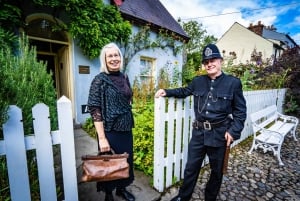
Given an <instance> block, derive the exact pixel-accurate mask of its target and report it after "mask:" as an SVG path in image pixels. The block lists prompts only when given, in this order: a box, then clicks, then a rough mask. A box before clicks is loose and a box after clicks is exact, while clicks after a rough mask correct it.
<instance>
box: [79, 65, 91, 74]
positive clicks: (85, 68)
mask: <svg viewBox="0 0 300 201" xmlns="http://www.w3.org/2000/svg"><path fill="white" fill-rule="evenodd" d="M79 74H90V67H89V66H82V65H79Z"/></svg>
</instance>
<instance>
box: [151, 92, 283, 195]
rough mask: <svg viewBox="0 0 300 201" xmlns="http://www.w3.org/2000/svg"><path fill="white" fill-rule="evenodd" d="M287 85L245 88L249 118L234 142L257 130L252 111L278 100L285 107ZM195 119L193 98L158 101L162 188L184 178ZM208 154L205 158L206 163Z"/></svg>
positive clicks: (158, 180) (157, 175) (157, 170)
mask: <svg viewBox="0 0 300 201" xmlns="http://www.w3.org/2000/svg"><path fill="white" fill-rule="evenodd" d="M285 92H286V89H272V90H259V91H247V92H244V96H245V99H246V103H247V119H246V122H245V127H244V130H243V132H242V133H241V138H240V139H239V140H237V141H235V142H234V143H233V144H232V146H235V145H237V144H238V143H239V142H241V141H243V140H245V139H246V138H248V137H249V136H251V135H252V134H253V132H252V126H251V124H250V120H249V118H248V115H249V114H250V113H252V112H255V111H258V110H260V109H262V108H264V107H267V106H269V105H273V104H276V105H277V108H278V111H282V108H283V103H284V97H285ZM193 119H194V112H193V99H192V98H191V97H187V98H185V99H175V98H170V97H169V98H162V97H160V98H156V99H155V101H154V167H153V168H154V174H153V186H154V188H156V189H157V190H158V191H159V192H163V191H164V190H165V188H168V187H170V186H171V185H172V184H173V183H174V182H177V181H179V180H180V179H182V178H183V172H184V168H185V164H186V160H187V149H188V142H189V139H190V137H191V131H192V126H191V125H192V121H193ZM207 162H208V158H207V157H206V159H205V160H204V162H203V163H204V164H206V163H207Z"/></svg>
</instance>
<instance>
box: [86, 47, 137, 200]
mask: <svg viewBox="0 0 300 201" xmlns="http://www.w3.org/2000/svg"><path fill="white" fill-rule="evenodd" d="M100 62H101V69H100V71H101V72H100V73H99V74H98V75H96V76H95V78H94V79H93V81H92V83H91V87H90V92H89V98H88V106H89V110H90V113H91V117H92V119H93V122H94V125H95V128H96V131H97V137H98V143H99V150H100V152H108V151H110V150H111V149H113V150H114V151H115V153H116V154H121V153H124V152H127V153H128V154H129V158H128V163H129V166H130V170H129V175H130V176H129V178H127V179H119V180H115V181H106V182H97V191H104V192H105V201H113V200H114V197H113V194H112V191H113V190H114V189H116V195H117V196H121V197H123V198H124V199H125V200H128V201H134V200H135V197H134V196H133V195H132V194H131V193H130V192H128V191H127V190H126V187H127V186H129V185H130V184H131V183H132V182H133V180H134V174H133V137H132V128H133V115H132V111H131V102H132V90H131V88H130V83H129V80H128V78H127V76H125V75H124V74H123V73H121V70H122V66H123V58H122V53H121V51H120V49H119V47H118V46H117V45H116V44H114V43H109V44H107V45H105V46H104V47H103V48H102V50H101V54H100Z"/></svg>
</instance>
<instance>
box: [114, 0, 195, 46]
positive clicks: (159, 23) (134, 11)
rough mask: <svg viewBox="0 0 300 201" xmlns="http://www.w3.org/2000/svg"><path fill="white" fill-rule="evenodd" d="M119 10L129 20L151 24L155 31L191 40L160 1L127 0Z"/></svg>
mask: <svg viewBox="0 0 300 201" xmlns="http://www.w3.org/2000/svg"><path fill="white" fill-rule="evenodd" d="M119 9H120V12H121V13H122V15H123V17H124V18H125V19H127V20H132V21H134V22H135V23H139V24H149V23H150V27H151V28H152V29H154V30H159V29H161V28H163V29H167V30H170V31H172V32H174V33H175V34H177V35H178V36H180V37H181V38H183V39H184V40H189V36H188V35H187V34H186V33H185V31H184V30H183V28H182V27H181V26H180V24H179V23H178V22H177V21H176V20H175V19H174V18H173V17H172V15H171V14H170V13H169V11H168V10H167V9H166V8H165V7H164V6H163V5H162V3H161V2H160V1H159V0H125V1H123V3H122V4H121V5H120V6H119Z"/></svg>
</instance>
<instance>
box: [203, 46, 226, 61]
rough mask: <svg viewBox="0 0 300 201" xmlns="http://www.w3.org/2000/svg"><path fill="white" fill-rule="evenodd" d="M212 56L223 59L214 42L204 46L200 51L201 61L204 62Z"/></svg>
mask: <svg viewBox="0 0 300 201" xmlns="http://www.w3.org/2000/svg"><path fill="white" fill-rule="evenodd" d="M212 58H220V59H223V57H222V56H221V54H220V51H219V49H218V47H217V46H216V45H215V44H209V45H207V46H205V47H204V49H203V52H202V63H204V61H205V60H208V59H212Z"/></svg>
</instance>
